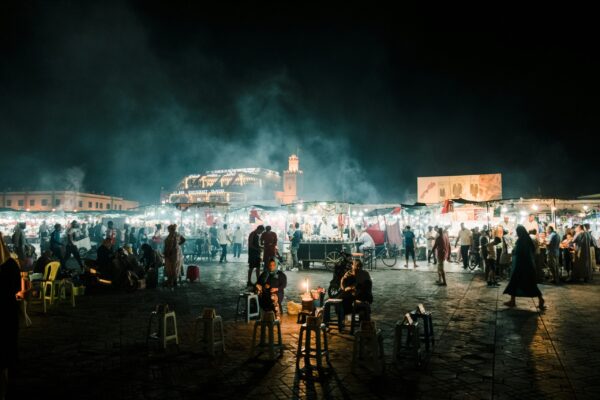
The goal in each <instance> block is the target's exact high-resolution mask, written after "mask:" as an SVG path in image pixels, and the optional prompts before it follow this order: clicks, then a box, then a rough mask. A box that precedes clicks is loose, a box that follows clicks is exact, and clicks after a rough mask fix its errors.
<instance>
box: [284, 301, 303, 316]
mask: <svg viewBox="0 0 600 400" xmlns="http://www.w3.org/2000/svg"><path fill="white" fill-rule="evenodd" d="M300 310H302V304H300V303H295V302H293V301H291V300H290V301H288V302H287V312H288V315H298V313H299V312H300Z"/></svg>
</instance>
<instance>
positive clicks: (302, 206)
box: [296, 203, 304, 210]
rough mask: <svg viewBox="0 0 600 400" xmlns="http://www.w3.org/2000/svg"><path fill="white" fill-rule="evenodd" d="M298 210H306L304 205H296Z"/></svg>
mask: <svg viewBox="0 0 600 400" xmlns="http://www.w3.org/2000/svg"><path fill="white" fill-rule="evenodd" d="M296 208H297V209H298V210H302V209H303V208H304V205H303V204H302V203H299V204H296Z"/></svg>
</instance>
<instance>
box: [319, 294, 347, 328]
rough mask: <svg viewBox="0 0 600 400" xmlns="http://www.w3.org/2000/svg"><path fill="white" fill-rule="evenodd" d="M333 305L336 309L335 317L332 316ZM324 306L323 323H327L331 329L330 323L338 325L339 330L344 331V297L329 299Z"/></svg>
mask: <svg viewBox="0 0 600 400" xmlns="http://www.w3.org/2000/svg"><path fill="white" fill-rule="evenodd" d="M332 307H333V308H334V309H335V315H336V318H335V319H332V318H331V308H332ZM323 308H324V313H323V323H324V324H325V326H326V327H327V329H331V326H330V325H337V328H338V331H339V332H342V331H343V330H344V311H343V304H342V299H328V300H327V301H325V304H324V305H323Z"/></svg>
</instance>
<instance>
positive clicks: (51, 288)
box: [42, 261, 60, 313]
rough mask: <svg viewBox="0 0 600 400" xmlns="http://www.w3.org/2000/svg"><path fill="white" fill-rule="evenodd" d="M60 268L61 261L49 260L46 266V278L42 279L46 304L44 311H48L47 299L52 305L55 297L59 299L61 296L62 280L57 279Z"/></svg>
mask: <svg viewBox="0 0 600 400" xmlns="http://www.w3.org/2000/svg"><path fill="white" fill-rule="evenodd" d="M59 269H60V262H58V261H52V262H49V263H48V264H46V267H45V268H44V279H43V280H42V303H43V305H44V313H46V300H48V301H49V302H50V305H52V303H53V302H54V299H58V297H59V289H60V282H57V281H56V276H57V275H58V270H59Z"/></svg>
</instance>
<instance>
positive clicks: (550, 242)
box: [546, 225, 560, 284]
mask: <svg viewBox="0 0 600 400" xmlns="http://www.w3.org/2000/svg"><path fill="white" fill-rule="evenodd" d="M559 254H560V237H559V236H558V234H557V233H556V232H555V231H554V228H553V227H552V226H551V225H548V227H547V228H546V257H547V263H548V269H549V270H550V273H551V274H552V281H553V282H554V284H558V283H560V271H559V268H558V257H559Z"/></svg>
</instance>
